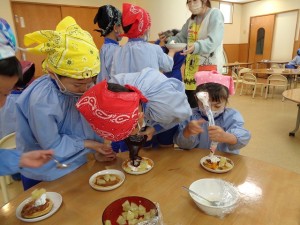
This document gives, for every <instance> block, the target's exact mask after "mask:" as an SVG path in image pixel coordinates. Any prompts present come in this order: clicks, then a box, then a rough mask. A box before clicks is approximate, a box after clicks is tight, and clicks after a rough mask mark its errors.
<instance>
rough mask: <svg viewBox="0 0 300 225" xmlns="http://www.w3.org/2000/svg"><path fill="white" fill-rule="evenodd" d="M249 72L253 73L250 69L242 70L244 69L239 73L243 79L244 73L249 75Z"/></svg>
mask: <svg viewBox="0 0 300 225" xmlns="http://www.w3.org/2000/svg"><path fill="white" fill-rule="evenodd" d="M248 72H251V69H250V68H242V69H240V71H239V73H238V76H239V77H241V78H242V76H243V75H244V73H248Z"/></svg>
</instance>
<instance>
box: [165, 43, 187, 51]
mask: <svg viewBox="0 0 300 225" xmlns="http://www.w3.org/2000/svg"><path fill="white" fill-rule="evenodd" d="M166 47H167V48H168V49H176V50H178V51H181V50H183V49H185V47H186V43H174V44H166Z"/></svg>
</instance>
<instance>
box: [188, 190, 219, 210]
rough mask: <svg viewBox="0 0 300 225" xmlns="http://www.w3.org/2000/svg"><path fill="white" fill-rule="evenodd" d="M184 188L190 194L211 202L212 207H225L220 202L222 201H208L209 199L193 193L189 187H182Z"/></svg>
mask: <svg viewBox="0 0 300 225" xmlns="http://www.w3.org/2000/svg"><path fill="white" fill-rule="evenodd" d="M182 188H183V189H185V190H186V191H188V192H190V193H192V194H194V195H196V196H197V197H199V198H202V199H204V200H205V201H207V202H209V204H210V205H211V206H223V205H224V203H223V202H220V201H211V200H208V199H206V198H204V197H203V196H201V195H199V194H198V193H196V192H194V191H192V190H191V189H189V188H188V187H185V186H182Z"/></svg>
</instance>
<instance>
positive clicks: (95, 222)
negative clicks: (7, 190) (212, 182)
mask: <svg viewBox="0 0 300 225" xmlns="http://www.w3.org/2000/svg"><path fill="white" fill-rule="evenodd" d="M208 153H209V150H200V149H194V150H191V151H183V150H174V149H173V148H169V149H153V150H145V151H141V153H140V155H142V156H145V157H149V158H151V159H152V160H153V161H154V163H155V165H154V168H153V169H152V170H151V171H149V172H148V173H146V174H144V175H138V176H137V175H129V174H126V180H125V182H124V183H123V184H122V186H120V187H119V188H117V189H115V190H112V191H107V192H101V191H95V190H93V189H92V188H91V187H90V186H89V184H88V180H89V178H90V176H91V175H92V174H94V173H95V172H97V171H99V170H103V169H105V168H115V169H121V163H122V161H123V160H124V159H126V158H127V157H128V153H126V152H125V153H120V154H119V157H118V159H117V161H115V162H112V163H98V162H95V161H93V160H92V161H90V162H89V163H87V164H86V165H83V166H82V167H80V168H79V169H77V170H76V171H74V172H73V173H71V174H69V175H67V176H65V177H63V178H60V179H58V180H56V181H53V182H43V183H40V184H38V185H37V186H35V187H34V188H31V189H29V190H27V191H26V192H24V193H22V194H20V195H19V196H18V197H16V198H15V199H13V200H12V201H10V202H9V203H7V204H6V205H5V206H3V207H2V208H1V210H0V221H1V222H0V223H1V225H20V224H27V225H28V223H25V222H22V221H19V220H18V219H17V218H16V216H15V211H16V208H17V206H18V205H19V204H20V203H21V202H22V201H23V200H24V199H26V198H28V197H29V196H30V193H31V192H32V191H33V189H35V188H42V187H43V188H46V190H47V191H53V192H58V193H60V194H61V195H62V197H63V204H62V205H61V207H60V209H59V210H58V211H57V212H56V213H55V214H54V215H52V216H51V217H49V218H48V219H45V220H43V221H40V222H38V223H36V224H38V225H101V216H102V212H103V211H104V209H105V207H106V206H107V205H109V204H110V203H111V202H113V201H114V200H116V199H118V198H121V197H125V196H130V195H137V196H143V197H146V198H148V199H150V200H152V201H154V202H158V203H159V204H160V208H161V211H162V214H163V219H164V223H165V225H200V224H201V225H202V224H203V225H212V224H216V225H233V224H236V225H238V224H242V225H282V224H284V225H299V222H300V200H299V199H300V191H299V188H300V174H297V173H295V172H291V171H288V170H286V169H283V168H280V167H278V166H274V165H272V164H269V163H266V162H263V161H259V160H256V159H253V158H248V157H245V156H240V155H230V154H225V155H226V156H227V157H229V158H230V159H232V160H233V162H234V164H235V166H234V168H233V169H232V170H231V171H229V172H228V173H224V174H215V173H211V172H208V171H206V170H204V169H203V168H202V167H201V166H200V164H199V161H200V159H201V158H202V157H203V156H205V155H207V154H208ZM202 178H220V179H224V180H226V181H228V182H231V183H233V184H234V185H235V186H236V187H237V188H238V190H239V192H240V194H241V198H240V202H239V205H238V207H237V208H236V210H235V211H234V212H233V213H231V214H229V215H227V216H226V217H225V218H223V219H220V218H217V217H213V216H208V215H206V214H204V213H203V212H202V211H201V210H200V209H199V208H198V207H197V206H196V204H195V203H194V202H193V201H192V199H191V198H190V196H189V194H188V193H187V192H186V191H185V190H183V189H182V188H181V186H183V185H184V186H189V185H190V184H191V183H192V182H194V181H195V180H198V179H202ZM33 224H34V223H33Z"/></svg>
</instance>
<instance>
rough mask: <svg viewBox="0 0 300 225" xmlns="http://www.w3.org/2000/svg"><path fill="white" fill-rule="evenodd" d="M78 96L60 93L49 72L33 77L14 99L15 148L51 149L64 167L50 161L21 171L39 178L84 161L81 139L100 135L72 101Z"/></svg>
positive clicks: (63, 172) (55, 175)
mask: <svg viewBox="0 0 300 225" xmlns="http://www.w3.org/2000/svg"><path fill="white" fill-rule="evenodd" d="M77 101H78V97H74V96H68V95H65V94H63V93H61V92H60V91H59V89H58V87H57V84H56V83H55V81H54V80H52V79H51V78H50V76H49V75H44V76H42V77H40V78H38V79H36V80H35V81H34V82H33V83H32V84H31V85H30V86H29V87H27V88H26V90H25V91H23V93H22V94H21V95H20V97H19V99H18V100H17V114H16V116H17V132H16V133H17V136H16V139H17V149H20V150H22V151H23V152H28V151H31V150H37V149H53V150H54V152H55V157H56V159H57V160H58V161H60V162H62V163H71V164H70V166H69V167H68V168H66V169H63V170H62V169H57V168H56V167H55V163H54V161H50V162H49V163H47V164H45V165H44V166H42V167H40V168H37V169H30V168H24V169H23V170H22V175H24V176H25V177H27V178H31V179H35V180H43V181H51V180H55V179H57V178H59V177H62V176H64V175H66V174H68V173H70V172H71V171H73V170H75V169H76V168H78V167H79V166H81V165H82V164H84V163H85V162H86V153H88V152H91V150H90V149H86V148H84V140H87V139H89V140H96V141H98V142H103V139H102V138H100V137H99V136H97V135H96V133H95V132H94V131H93V130H92V128H91V127H90V125H89V124H88V123H87V122H86V120H85V119H84V117H83V116H81V114H80V113H79V111H77V109H76V107H75V104H76V102H77Z"/></svg>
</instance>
